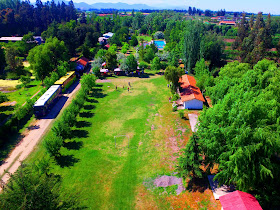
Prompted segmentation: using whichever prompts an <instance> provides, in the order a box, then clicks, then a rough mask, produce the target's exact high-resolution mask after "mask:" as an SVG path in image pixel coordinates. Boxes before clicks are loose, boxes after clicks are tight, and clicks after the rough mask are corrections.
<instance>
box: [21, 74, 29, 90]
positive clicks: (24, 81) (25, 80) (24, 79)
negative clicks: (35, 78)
mask: <svg viewBox="0 0 280 210" xmlns="http://www.w3.org/2000/svg"><path fill="white" fill-rule="evenodd" d="M20 81H21V82H22V85H23V86H24V87H27V85H28V84H29V83H30V82H31V78H30V76H29V75H27V76H24V75H21V76H20Z"/></svg>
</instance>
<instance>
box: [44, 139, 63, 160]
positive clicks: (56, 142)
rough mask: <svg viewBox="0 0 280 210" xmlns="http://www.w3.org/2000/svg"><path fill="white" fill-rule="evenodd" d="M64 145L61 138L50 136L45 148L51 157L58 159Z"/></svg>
mask: <svg viewBox="0 0 280 210" xmlns="http://www.w3.org/2000/svg"><path fill="white" fill-rule="evenodd" d="M62 145H63V139H62V137H61V136H54V135H52V136H50V137H49V138H47V139H46V140H45V141H44V147H45V148H46V150H47V152H48V153H49V155H50V156H51V157H57V156H58V155H59V150H60V148H61V147H62Z"/></svg>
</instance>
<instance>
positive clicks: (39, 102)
mask: <svg viewBox="0 0 280 210" xmlns="http://www.w3.org/2000/svg"><path fill="white" fill-rule="evenodd" d="M59 87H60V85H52V86H51V87H50V88H49V89H48V90H47V91H46V92H45V93H44V94H43V95H42V96H41V97H40V98H39V99H38V100H37V101H36V102H35V104H34V106H44V105H45V103H46V102H47V101H48V100H49V98H50V97H51V96H52V95H53V94H54V93H55V92H56V91H57V90H58V89H59Z"/></svg>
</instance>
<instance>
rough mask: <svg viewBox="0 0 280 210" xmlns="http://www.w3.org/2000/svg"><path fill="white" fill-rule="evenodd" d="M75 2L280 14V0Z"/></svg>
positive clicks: (83, 0)
mask: <svg viewBox="0 0 280 210" xmlns="http://www.w3.org/2000/svg"><path fill="white" fill-rule="evenodd" d="M73 1H74V2H85V3H88V4H94V3H99V2H104V3H105V2H107V3H117V2H123V3H127V4H147V5H149V6H155V7H161V6H168V5H170V6H172V7H175V6H176V7H177V6H178V7H182V9H185V8H186V7H187V8H188V7H189V6H191V7H196V8H199V9H203V10H205V9H210V10H220V9H225V10H227V11H241V12H242V11H245V12H254V13H258V12H260V11H262V12H264V13H271V14H280V0H73Z"/></svg>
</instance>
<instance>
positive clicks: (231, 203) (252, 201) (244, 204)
mask: <svg viewBox="0 0 280 210" xmlns="http://www.w3.org/2000/svg"><path fill="white" fill-rule="evenodd" d="M219 199H220V201H221V204H222V206H223V209H224V210H237V209H238V210H261V209H262V207H261V206H260V204H259V202H258V201H257V199H256V198H255V197H254V196H253V195H251V194H249V193H246V192H241V191H239V190H237V191H234V192H232V193H229V194H227V195H223V196H221V197H220V198H219Z"/></svg>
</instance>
